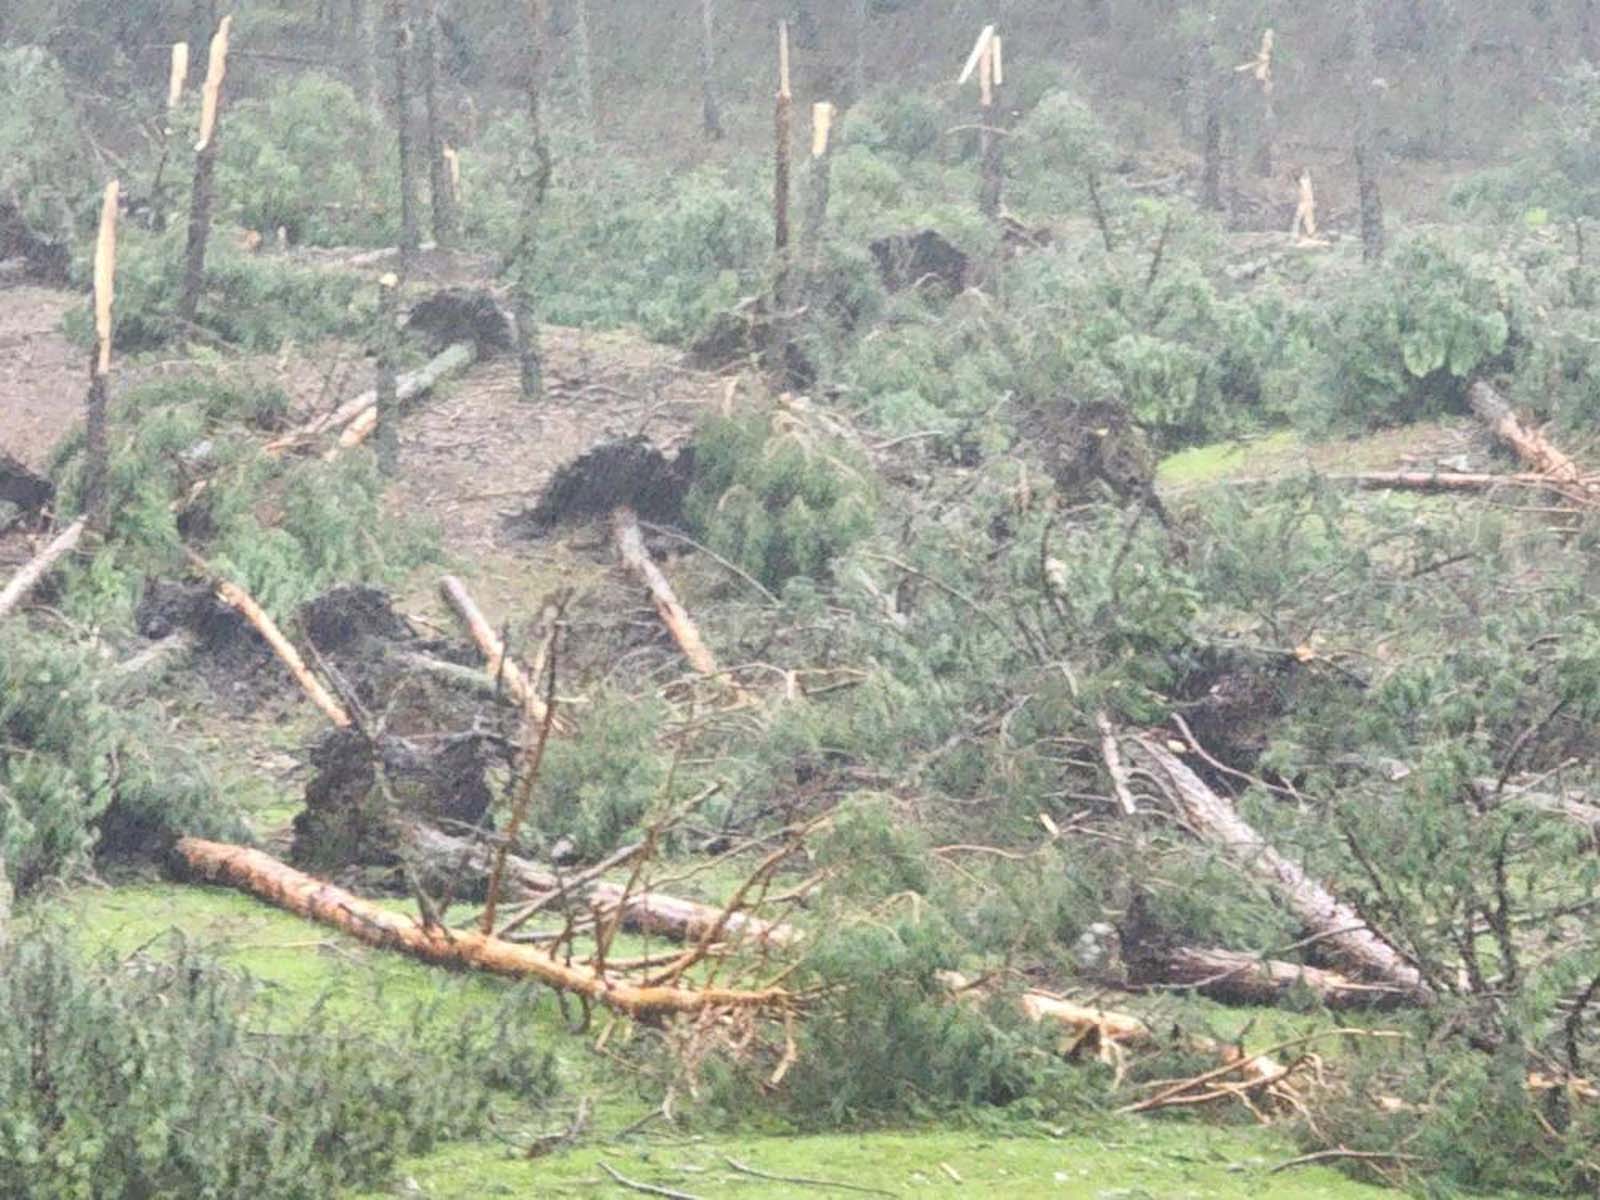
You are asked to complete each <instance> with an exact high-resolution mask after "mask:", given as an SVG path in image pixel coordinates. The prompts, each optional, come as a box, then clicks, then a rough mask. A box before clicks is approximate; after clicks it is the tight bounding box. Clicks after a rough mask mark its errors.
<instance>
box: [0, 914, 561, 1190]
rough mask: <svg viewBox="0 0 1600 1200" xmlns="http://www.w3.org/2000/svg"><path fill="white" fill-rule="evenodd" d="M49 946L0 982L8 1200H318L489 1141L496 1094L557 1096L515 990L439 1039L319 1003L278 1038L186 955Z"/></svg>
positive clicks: (13, 959) (238, 995)
mask: <svg viewBox="0 0 1600 1200" xmlns="http://www.w3.org/2000/svg"><path fill="white" fill-rule="evenodd" d="M63 940H64V938H63V935H62V933H61V932H60V931H59V930H46V931H43V932H40V933H35V934H33V935H31V936H27V937H25V938H24V939H23V940H22V942H21V943H20V944H19V945H18V946H17V947H16V948H15V950H14V951H13V952H12V953H11V954H10V955H9V956H8V958H7V960H6V961H5V963H4V966H5V969H4V970H3V971H0V1004H3V1005H4V1008H5V1012H6V1014H7V1019H6V1021H5V1023H4V1028H3V1029H0V1192H3V1193H4V1194H5V1195H6V1196H10V1197H15V1198H16V1200H57V1198H58V1197H68V1196H71V1197H79V1196H81V1197H91V1196H107V1197H110V1196H117V1197H133V1196H150V1197H155V1196H196V1197H199V1196H209V1197H217V1198H218V1200H246V1198H249V1200H313V1198H314V1197H323V1196H331V1195H334V1194H336V1193H337V1192H338V1191H340V1189H342V1188H344V1187H347V1186H352V1185H358V1184H359V1185H366V1186H368V1187H372V1186H379V1185H382V1184H384V1183H386V1182H387V1181H388V1177H389V1175H390V1173H391V1172H392V1171H393V1169H394V1167H395V1165H396V1163H397V1162H398V1161H399V1160H400V1158H401V1157H402V1156H405V1155H409V1154H417V1153H423V1152H425V1151H427V1150H428V1149H429V1148H430V1147H432V1146H434V1145H435V1144H437V1143H438V1142H439V1141H441V1140H443V1139H446V1138H450V1137H454V1136H461V1135H464V1134H470V1133H474V1132H477V1131H479V1130H481V1129H483V1128H484V1127H485V1126H486V1125H487V1124H488V1121H489V1115H490V1106H491V1103H492V1101H493V1099H494V1095H495V1092H496V1090H497V1089H499V1088H501V1087H503V1086H505V1085H506V1084H510V1085H513V1086H515V1087H516V1089H517V1090H518V1092H520V1094H521V1095H522V1096H523V1097H524V1098H528V1099H535V1100H539V1099H543V1098H544V1097H546V1096H548V1095H549V1094H550V1092H551V1091H552V1090H553V1087H554V1075H553V1071H552V1067H551V1061H550V1058H549V1055H548V1053H546V1052H544V1051H542V1050H541V1049H540V1048H539V1046H538V1045H537V1043H536V1041H535V1039H534V1038H533V1036H532V1035H531V1034H530V1032H529V1028H530V1022H529V1020H528V1018H529V1012H528V1003H527V997H528V993H526V992H515V993H511V994H510V995H509V997H508V1000H507V1003H506V1004H505V1005H504V1006H503V1009H502V1011H500V1012H492V1011H491V1012H479V1013H476V1014H471V1015H468V1016H466V1017H465V1018H455V1019H453V1020H452V1021H451V1022H450V1023H449V1025H448V1026H447V1025H445V1024H444V1023H443V1022H440V1021H437V1020H425V1019H422V1018H423V1016H425V1014H419V1019H418V1020H417V1021H416V1022H415V1023H414V1024H413V1025H412V1026H411V1027H410V1028H405V1027H402V1028H401V1029H400V1030H399V1031H389V1030H384V1029H375V1028H371V1027H369V1026H368V1025H367V1024H366V1023H365V1022H362V1021H360V1020H356V1021H351V1020H349V1019H345V1018H336V1017H334V1016H333V1015H332V1014H331V1013H330V1012H329V1011H327V1010H326V1009H325V1008H324V1007H322V1006H320V1005H319V1006H316V1007H315V1008H313V1009H312V1011H311V1013H310V1015H309V1017H308V1019H307V1020H306V1021H305V1023H304V1024H302V1025H299V1026H297V1027H296V1028H295V1029H294V1030H292V1031H290V1032H283V1033H275V1032H268V1031H267V1029H265V1028H263V1025H264V1022H263V1021H262V1019H261V1010H262V1005H261V1004H260V1002H259V1001H258V1000H257V992H256V989H254V988H253V987H252V986H250V985H249V984H248V983H247V981H245V980H243V979H241V978H239V977H237V976H235V975H233V974H231V973H229V972H227V971H226V970H224V969H222V968H220V967H218V966H216V965H214V964H212V963H210V962H208V961H206V960H205V959H203V958H201V957H199V956H197V955H196V954H194V953H192V952H190V951H188V950H185V949H182V948H179V949H178V950H177V951H176V952H175V953H173V954H171V955H170V956H163V955H159V954H151V953H149V952H146V953H141V954H139V955H138V956H136V957H135V958H133V959H130V960H126V961H117V960H106V961H101V962H97V963H94V964H92V965H86V964H85V963H83V962H82V961H80V960H79V959H78V958H77V957H75V954H74V952H73V950H71V949H70V948H65V947H63V945H62V942H63ZM509 1064H515V1067H516V1072H517V1075H518V1076H520V1078H511V1077H506V1076H505V1071H506V1068H507V1066H508V1065H509ZM442 1081H448V1086H441V1083H442Z"/></svg>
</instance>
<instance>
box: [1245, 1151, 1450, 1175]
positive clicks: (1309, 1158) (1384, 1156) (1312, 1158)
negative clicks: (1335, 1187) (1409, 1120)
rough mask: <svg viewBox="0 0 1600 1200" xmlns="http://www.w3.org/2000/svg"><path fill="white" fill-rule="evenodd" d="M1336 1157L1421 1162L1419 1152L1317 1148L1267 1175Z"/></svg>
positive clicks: (1370, 1160) (1279, 1166)
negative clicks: (1402, 1152)
mask: <svg viewBox="0 0 1600 1200" xmlns="http://www.w3.org/2000/svg"><path fill="white" fill-rule="evenodd" d="M1336 1158H1353V1159H1359V1160H1361V1161H1364V1162H1374V1161H1376V1162H1423V1161H1425V1160H1424V1159H1423V1156H1422V1155H1420V1154H1399V1153H1396V1152H1395V1151H1392V1150H1346V1149H1345V1148H1344V1147H1343V1146H1339V1147H1336V1148H1335V1149H1332V1150H1318V1151H1316V1152H1315V1153H1314V1154H1302V1155H1300V1156H1299V1157H1298V1158H1291V1159H1288V1160H1287V1161H1285V1162H1281V1163H1279V1164H1278V1165H1277V1166H1275V1167H1273V1168H1272V1169H1270V1170H1269V1171H1268V1172H1267V1174H1268V1175H1276V1174H1277V1173H1278V1172H1279V1171H1287V1170H1288V1169H1289V1168H1290V1167H1304V1166H1307V1165H1309V1164H1311V1163H1319V1162H1328V1161H1330V1160H1332V1159H1336Z"/></svg>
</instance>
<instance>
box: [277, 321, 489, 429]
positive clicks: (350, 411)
mask: <svg viewBox="0 0 1600 1200" xmlns="http://www.w3.org/2000/svg"><path fill="white" fill-rule="evenodd" d="M477 357H478V349H477V347H476V346H475V345H474V344H473V343H471V342H452V343H451V344H450V345H449V346H446V347H445V348H444V349H443V350H441V351H440V352H439V353H438V354H436V355H434V357H433V358H431V359H429V360H428V361H427V362H425V363H424V364H423V365H422V366H420V367H418V368H417V369H416V370H415V371H407V372H406V373H405V374H404V375H402V376H400V378H399V379H397V380H396V381H395V400H396V401H397V402H398V403H400V404H404V403H405V402H406V401H408V400H414V399H415V398H416V397H418V396H420V395H422V394H423V393H424V392H429V391H432V390H433V389H434V388H435V387H437V386H438V385H439V382H440V381H441V380H443V379H445V378H446V377H448V376H450V375H453V374H455V373H456V372H457V371H463V370H465V369H466V368H467V367H469V366H471V365H472V363H473V361H474V360H475V359H476V358H477ZM377 409H378V391H377V389H376V388H370V389H368V390H367V391H365V392H362V393H361V394H360V395H359V396H353V397H351V398H350V399H349V400H346V401H345V402H344V403H343V404H341V405H340V406H339V407H338V408H336V409H334V410H333V411H332V412H330V413H324V414H323V415H322V416H320V417H317V418H316V419H315V420H311V421H307V422H306V423H305V424H304V425H302V426H300V427H299V428H298V429H292V430H290V431H289V432H288V433H285V434H283V435H282V436H281V437H277V438H274V439H273V440H272V441H270V442H268V443H267V444H266V446H265V447H263V449H264V450H265V451H266V452H267V453H268V454H282V453H283V452H284V451H285V450H290V449H293V448H294V447H295V446H298V445H300V444H302V443H304V442H307V441H309V440H311V439H312V438H315V437H317V436H319V435H321V434H324V433H329V432H331V431H332V430H335V429H345V427H346V426H349V425H351V423H352V422H355V421H358V420H363V419H364V420H365V421H366V422H367V425H366V430H365V432H364V433H362V434H361V435H360V436H358V437H355V438H354V440H353V441H351V442H350V443H349V445H355V444H356V443H357V442H360V441H361V440H362V439H363V438H365V437H366V436H367V434H369V433H371V432H372V427H373V426H374V425H376V424H377ZM346 433H347V434H348V433H349V431H348V430H346ZM340 444H341V445H344V444H345V440H344V436H341V438H340Z"/></svg>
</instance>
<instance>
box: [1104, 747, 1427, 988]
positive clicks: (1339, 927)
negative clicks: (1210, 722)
mask: <svg viewBox="0 0 1600 1200" xmlns="http://www.w3.org/2000/svg"><path fill="white" fill-rule="evenodd" d="M1133 744H1134V745H1135V746H1137V747H1138V749H1139V751H1140V753H1141V754H1142V756H1143V757H1144V758H1145V759H1146V760H1147V761H1148V762H1149V763H1150V765H1151V766H1152V768H1153V769H1154V771H1153V773H1154V774H1155V776H1156V778H1157V779H1160V780H1163V781H1164V782H1165V783H1166V784H1167V791H1168V793H1169V795H1171V796H1172V798H1173V799H1174V800H1175V801H1176V802H1177V804H1178V806H1179V808H1180V809H1181V810H1182V814H1183V817H1184V820H1185V821H1186V822H1187V823H1188V825H1189V826H1190V828H1191V829H1193V830H1194V832H1195V833H1196V834H1197V835H1199V836H1200V837H1201V838H1202V839H1203V840H1205V841H1206V842H1208V843H1211V844H1212V845H1215V846H1217V847H1219V848H1220V849H1221V850H1222V851H1223V853H1225V854H1226V855H1227V856H1228V857H1229V858H1230V859H1232V860H1233V862H1234V863H1235V864H1236V865H1237V866H1238V867H1239V868H1240V869H1241V870H1244V871H1247V872H1249V873H1250V874H1251V875H1254V876H1255V877H1256V878H1258V879H1260V880H1262V881H1263V882H1265V883H1266V884H1267V885H1268V886H1269V887H1271V888H1272V889H1273V890H1274V891H1275V892H1276V893H1277V894H1278V896H1279V897H1280V898H1281V899H1282V901H1283V902H1284V904H1285V905H1286V906H1287V907H1288V908H1289V909H1290V910H1291V911H1292V912H1294V913H1295V915H1296V916H1298V917H1299V918H1300V920H1301V922H1302V924H1304V925H1305V927H1306V930H1307V932H1309V933H1312V934H1315V935H1316V936H1317V938H1318V941H1319V942H1320V944H1321V945H1322V947H1323V948H1324V949H1325V950H1326V951H1327V952H1328V954H1329V955H1330V956H1331V957H1333V958H1334V959H1335V960H1337V961H1338V963H1339V964H1340V965H1341V966H1342V967H1344V968H1345V969H1346V970H1348V971H1350V972H1351V973H1352V974H1354V975H1356V976H1358V977H1360V978H1361V979H1362V980H1364V981H1367V982H1371V983H1382V984H1386V985H1389V986H1391V987H1393V988H1394V989H1396V991H1397V992H1398V993H1399V994H1400V995H1401V996H1403V997H1405V998H1406V999H1407V1000H1408V1001H1410V1002H1411V1003H1414V1004H1431V1003H1433V1001H1434V999H1435V996H1434V993H1433V989H1432V988H1431V987H1429V986H1428V983H1427V981H1426V980H1424V979H1423V978H1422V975H1421V973H1420V972H1419V971H1418V970H1417V969H1416V968H1415V967H1413V966H1412V965H1411V964H1410V963H1408V962H1406V960H1405V959H1404V958H1402V957H1401V956H1400V953H1399V951H1397V950H1396V949H1395V948H1394V947H1393V946H1391V945H1390V944H1389V943H1388V942H1386V941H1384V940H1383V939H1382V938H1381V937H1379V936H1378V934H1377V933H1375V932H1374V931H1373V930H1372V929H1371V927H1370V926H1368V924H1367V922H1366V920H1365V919H1364V918H1363V917H1362V916H1361V915H1360V914H1359V913H1358V912H1356V910H1355V909H1354V908H1352V907H1350V905H1348V904H1345V903H1344V902H1343V901H1341V900H1338V899H1336V898H1335V897H1334V896H1333V895H1332V894H1331V893H1330V892H1329V891H1328V890H1327V889H1326V888H1325V887H1323V886H1322V885H1321V884H1320V883H1318V882H1317V881H1316V880H1314V879H1312V878H1311V877H1310V876H1309V875H1307V874H1306V873H1305V872H1304V871H1303V870H1301V869H1300V867H1299V866H1297V865H1296V864H1295V863H1293V862H1291V861H1289V859H1287V858H1285V857H1284V856H1283V855H1281V854H1279V853H1278V852H1277V850H1275V849H1273V848H1272V847H1271V846H1270V845H1268V844H1267V842H1266V841H1265V839H1263V838H1262V836H1261V835H1260V834H1259V833H1257V832H1256V831H1255V830H1254V829H1253V828H1252V827H1251V826H1250V825H1249V824H1247V823H1246V822H1245V821H1244V819H1243V818H1241V817H1240V816H1239V814H1238V813H1237V812H1236V811H1235V810H1234V808H1233V805H1231V804H1230V803H1228V801H1226V800H1224V799H1223V798H1222V797H1221V796H1219V795H1217V794H1216V793H1215V792H1213V791H1212V790H1211V789H1210V788H1209V787H1207V786H1206V785H1205V782H1204V781H1203V780H1202V779H1201V778H1200V777H1199V776H1198V775H1196V774H1195V773H1194V772H1193V771H1191V770H1190V769H1189V767H1188V766H1187V765H1185V764H1184V763H1183V762H1182V761H1181V760H1179V759H1178V757H1177V756H1176V755H1174V754H1172V753H1171V752H1170V751H1168V750H1167V749H1166V748H1165V747H1164V746H1162V745H1161V744H1160V743H1159V742H1157V741H1156V740H1154V739H1153V738H1148V737H1140V738H1135V739H1133Z"/></svg>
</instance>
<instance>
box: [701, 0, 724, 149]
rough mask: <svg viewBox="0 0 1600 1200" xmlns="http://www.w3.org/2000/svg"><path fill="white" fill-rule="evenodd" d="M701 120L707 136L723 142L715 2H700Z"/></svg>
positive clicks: (713, 0) (708, 0)
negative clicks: (719, 103) (718, 97)
mask: <svg viewBox="0 0 1600 1200" xmlns="http://www.w3.org/2000/svg"><path fill="white" fill-rule="evenodd" d="M700 79H701V84H700V89H701V90H700V119H701V122H702V125H703V127H704V129H705V134H706V136H707V137H708V138H710V139H711V140H712V141H714V142H715V141H721V140H722V136H723V131H722V109H721V108H720V106H719V105H718V104H717V14H716V9H715V0H700Z"/></svg>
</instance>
